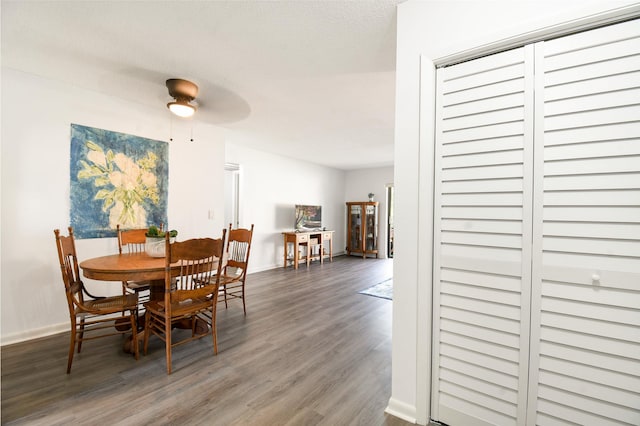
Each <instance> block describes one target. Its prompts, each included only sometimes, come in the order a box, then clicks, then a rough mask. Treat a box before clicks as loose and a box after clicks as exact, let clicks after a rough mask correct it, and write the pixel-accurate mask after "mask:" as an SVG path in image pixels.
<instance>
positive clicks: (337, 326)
mask: <svg viewBox="0 0 640 426" xmlns="http://www.w3.org/2000/svg"><path fill="white" fill-rule="evenodd" d="M391 275H392V263H391V260H382V259H367V260H362V259H361V258H357V257H345V256H341V257H337V258H334V261H333V262H332V263H325V264H324V265H320V264H317V263H313V264H312V265H311V266H310V268H309V269H307V267H306V266H301V268H300V269H299V270H297V271H295V270H293V269H291V268H289V269H287V270H285V269H283V268H279V269H276V270H271V271H265V272H259V273H256V274H251V275H249V277H248V278H247V310H248V314H247V316H246V317H244V316H243V315H242V306H241V304H240V303H238V302H237V301H236V302H235V303H234V304H231V305H230V306H229V309H227V310H225V309H224V306H223V305H222V309H221V310H220V311H219V313H218V338H219V340H218V347H219V353H218V355H217V356H213V350H212V344H211V339H210V338H206V339H201V340H198V341H196V342H192V343H190V344H187V345H184V346H180V347H178V348H175V349H174V352H173V374H172V375H170V376H167V374H166V369H165V356H164V349H163V344H162V342H161V341H159V340H158V339H156V338H152V340H151V341H150V343H149V346H150V347H149V354H148V355H147V356H142V355H141V357H140V360H139V361H136V360H135V359H134V358H133V356H131V355H128V354H125V353H124V352H123V351H122V340H121V337H120V336H114V337H113V338H106V339H100V340H96V341H90V342H86V343H85V345H84V347H83V351H82V353H81V354H80V355H76V357H75V359H74V363H73V368H72V371H71V375H67V374H65V370H66V358H67V345H68V335H67V334H61V335H56V336H51V337H47V338H44V339H39V340H33V341H30V342H26V343H20V344H16V345H11V346H5V347H3V348H2V394H1V398H2V424H43V425H44V424H46V425H54V424H135V425H144V424H181V425H182V424H188V425H353V424H358V425H371V426H375V425H388V426H401V425H407V424H409V423H407V422H404V421H402V420H399V419H397V418H394V417H392V416H389V415H386V414H385V413H384V408H385V407H386V405H387V402H388V399H389V396H390V393H391V306H392V303H391V301H389V300H385V299H380V298H376V297H372V296H365V295H361V294H358V291H360V290H362V289H364V288H366V287H369V286H370V285H373V284H376V283H379V282H381V281H384V280H385V279H387V278H390V277H391ZM60 286H61V287H62V285H61V284H60ZM178 332H184V331H178Z"/></svg>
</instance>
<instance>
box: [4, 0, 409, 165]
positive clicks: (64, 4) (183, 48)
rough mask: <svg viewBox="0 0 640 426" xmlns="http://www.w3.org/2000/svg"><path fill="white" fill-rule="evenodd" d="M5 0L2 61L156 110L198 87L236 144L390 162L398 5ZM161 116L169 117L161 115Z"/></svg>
mask: <svg viewBox="0 0 640 426" xmlns="http://www.w3.org/2000/svg"><path fill="white" fill-rule="evenodd" d="M401 1H403V0H375V1H374V0H368V1H348V0H344V1H322V0H317V1H302V0H298V1H296V0H289V1H171V2H169V1H100V2H97V1H80V0H77V1H43V2H40V1H38V2H34V1H6V0H2V10H1V13H2V65H3V66H6V67H10V68H16V69H19V70H23V71H26V72H30V73H34V74H38V75H42V76H45V77H48V78H53V79H58V80H63V81H66V82H69V83H72V84H75V85H77V86H80V87H83V88H85V89H89V90H94V91H98V92H101V93H106V94H109V95H112V96H115V97H118V98H122V99H127V100H131V101H135V102H139V103H141V104H145V105H149V106H151V107H157V108H158V114H168V112H167V109H166V107H165V105H166V103H167V101H168V100H170V98H169V96H168V93H167V89H166V87H165V80H166V79H167V78H185V79H188V80H191V81H193V82H195V83H196V84H197V85H198V86H199V87H200V93H199V95H198V97H197V99H196V100H197V103H198V105H199V110H198V112H197V113H196V118H195V119H196V120H201V121H203V122H206V123H210V124H215V125H218V126H222V127H225V128H227V129H230V130H232V132H230V140H231V141H232V142H235V143H239V144H246V145H248V146H250V147H253V148H255V149H259V150H264V151H269V152H273V153H277V154H281V155H286V156H290V157H293V158H298V159H302V160H307V161H311V162H315V163H318V164H322V165H326V166H331V167H336V168H340V169H345V170H349V169H357V168H363V167H375V166H386V165H392V164H393V138H394V106H395V52H396V49H395V44H396V5H397V4H398V3H400V2H401ZM163 117H165V115H163Z"/></svg>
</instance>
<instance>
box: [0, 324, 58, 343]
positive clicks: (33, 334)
mask: <svg viewBox="0 0 640 426" xmlns="http://www.w3.org/2000/svg"><path fill="white" fill-rule="evenodd" d="M65 331H66V332H68V331H69V322H65V323H61V324H53V325H48V326H46V327H42V328H38V329H35V330H27V331H23V332H19V333H12V334H9V335H3V336H2V341H0V346H5V345H12V344H14V343H20V342H26V341H27V340H33V339H39V338H41V337H47V336H51V335H52V334H58V333H64V332H65Z"/></svg>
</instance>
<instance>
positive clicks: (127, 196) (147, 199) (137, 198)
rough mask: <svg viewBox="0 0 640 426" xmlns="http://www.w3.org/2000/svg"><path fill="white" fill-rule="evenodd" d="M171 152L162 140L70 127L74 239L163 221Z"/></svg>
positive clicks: (92, 236) (113, 234)
mask: <svg viewBox="0 0 640 426" xmlns="http://www.w3.org/2000/svg"><path fill="white" fill-rule="evenodd" d="M168 187H169V148H168V144H167V143H166V142H163V141H157V140H152V139H147V138H142V137H139V136H132V135H127V134H124V133H119V132H112V131H109V130H103V129H96V128H93V127H86V126H81V125H78V124H72V125H71V212H70V216H71V221H70V223H71V226H72V227H73V230H74V234H75V236H76V237H77V238H79V239H82V238H101V237H113V236H115V235H116V231H115V230H116V225H118V224H120V227H121V228H124V229H130V228H146V227H149V226H150V225H156V226H159V225H160V224H161V223H167V199H168Z"/></svg>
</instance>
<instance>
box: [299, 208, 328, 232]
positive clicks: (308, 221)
mask: <svg viewBox="0 0 640 426" xmlns="http://www.w3.org/2000/svg"><path fill="white" fill-rule="evenodd" d="M321 229H322V206H307V205H302V204H296V231H318V230H321Z"/></svg>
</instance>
